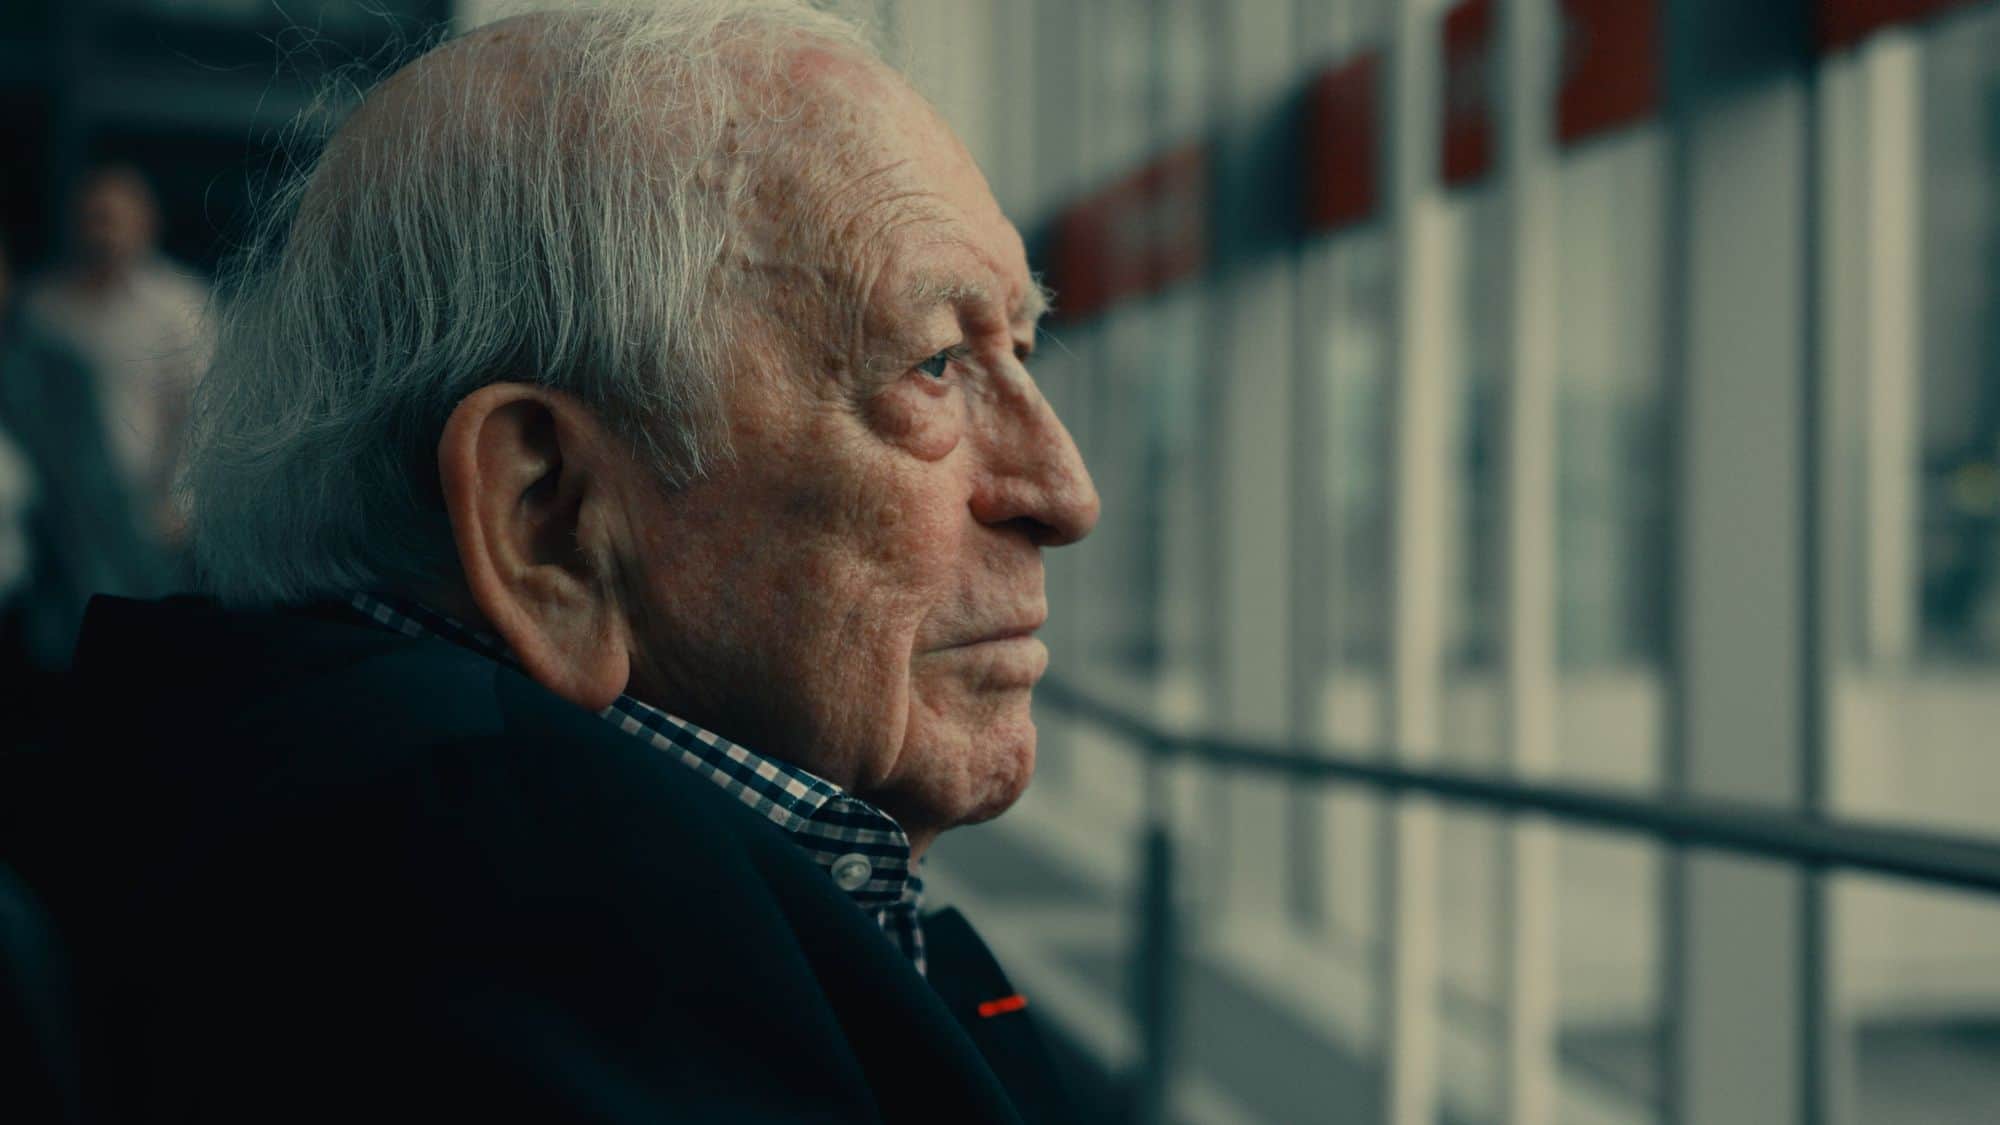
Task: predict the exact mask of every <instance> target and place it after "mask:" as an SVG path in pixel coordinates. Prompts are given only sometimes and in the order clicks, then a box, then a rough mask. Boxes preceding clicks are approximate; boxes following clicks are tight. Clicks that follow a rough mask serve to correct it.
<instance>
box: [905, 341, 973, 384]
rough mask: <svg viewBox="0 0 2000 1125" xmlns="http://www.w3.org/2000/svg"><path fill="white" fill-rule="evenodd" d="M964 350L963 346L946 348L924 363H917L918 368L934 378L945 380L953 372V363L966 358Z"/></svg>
mask: <svg viewBox="0 0 2000 1125" xmlns="http://www.w3.org/2000/svg"><path fill="white" fill-rule="evenodd" d="M964 352H965V348H964V347H962V346H953V347H949V348H946V349H945V350H943V351H941V352H939V353H938V354H936V355H934V356H932V357H930V358H929V359H927V360H925V361H923V362H922V363H919V364H917V370H919V371H921V372H923V373H924V374H926V375H928V376H930V377H931V378H933V379H937V380H943V379H944V377H945V376H946V375H947V374H949V373H950V372H951V365H952V364H954V363H956V362H958V361H959V360H960V359H963V358H964Z"/></svg>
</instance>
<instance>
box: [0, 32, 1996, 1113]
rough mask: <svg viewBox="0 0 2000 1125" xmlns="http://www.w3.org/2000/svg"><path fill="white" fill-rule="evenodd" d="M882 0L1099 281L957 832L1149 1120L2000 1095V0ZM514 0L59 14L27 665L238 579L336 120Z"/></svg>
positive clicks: (965, 873)
mask: <svg viewBox="0 0 2000 1125" xmlns="http://www.w3.org/2000/svg"><path fill="white" fill-rule="evenodd" d="M835 6H838V7H840V8H841V9H842V10H844V11H846V12H848V14H850V15H852V16H854V17H856V18H857V19H860V20H863V21H865V22H867V23H868V24H869V25H870V27H871V28H872V29H873V30H874V32H875V34H876V36H877V38H878V40H879V41H880V42H881V44H882V46H883V50H884V52H885V53H886V54H887V55H888V56H889V57H890V58H891V59H892V60H894V61H897V62H899V63H900V64H901V65H903V66H904V67H905V68H906V69H908V70H909V71H910V72H911V73H912V74H913V75H914V76H915V77H916V79H917V80H918V82H919V83H920V85H922V86H923V87H924V88H925V89H926V90H927V91H928V92H929V93H930V94H931V95H932V96H933V97H934V99H935V100H936V101H937V102H938V104H939V106H940V107H941V108H942V110H943V111H944V113H945V114H946V115H947V116H948V117H949V118H950V119H951V121H952V123H953V124H954V125H955V126H956V127H957V129H958V130H959V132H960V134H961V135H962V136H963V137H964V138H965V140H966V143H967V144H968V145H969V146H970V147H971V149H972V150H973V152H974V154H975V155H976V156H977V157H978V158H979V160H980V162H981V164H982V165H983V166H984V167H985V168H986V169H987V172H988V175H989V177H990V179H991V180H992V183H993V187H994V190H995V192H996V194H997V195H998V197H999V199H1000V201H1001V203H1002V204H1003V205H1004V206H1005V207H1006V208H1007V209H1008V211H1009V213H1010V214H1011V215H1013V216H1014V217H1015V219H1016V221H1017V222H1018V223H1019V225H1020V226H1021V227H1022V229H1023V231H1024V232H1025V233H1026V234H1027V235H1028V237H1029V242H1030V246H1031V253H1032V256H1033V257H1034V259H1035V263H1036V265H1037V266H1038V268H1040V269H1042V270H1043V271H1044V272H1045V275H1046V277H1047V279H1048V280H1049V282H1050V283H1051V284H1052V285H1053V286H1054V287H1055V288H1056V290H1057V292H1058V302H1057V303H1058V309H1059V313H1058V317H1057V319H1056V320H1055V321H1054V323H1052V325H1051V326H1050V329H1049V331H1048V333H1047V336H1046V339H1045V346H1044V347H1043V349H1042V352H1041V358H1039V359H1038V362H1037V375H1038V377H1039V378H1040V380H1041V381H1042V383H1043V386H1044V388H1045V390H1046V392H1047V393H1048V395H1049V397H1050V398H1051V399H1052V400H1053V401H1054V402H1055V404H1056V406H1057V408H1058V409H1059V410H1060V411H1061V412H1062V414H1063V415H1064V417H1065V418H1066V419H1067V420H1068V422H1069V424H1070V427H1071V429H1072V431H1073V432H1074V434H1075V435H1076V438H1077V440H1078V443H1079V444H1080V445H1081V447H1082V449H1083V451H1084V453H1085V456H1086V457H1087V459H1088V460H1089V462H1090V464H1091V466H1092V468H1093V470H1094V472H1095V473H1096V477H1097V482H1098V485H1099V487H1100V489H1101V491H1102V493H1103V497H1104V512H1105V516H1104V520H1103V522H1102V524H1101V525H1100V527H1099V529H1098V531H1097V533H1096V534H1095V535H1094V536H1093V537H1092V538H1091V539H1090V540H1089V541H1087V542H1086V543H1084V544H1082V545H1081V546H1079V547H1076V548H1072V549H1070V550H1067V551H1063V552H1057V553H1056V554H1055V555H1053V556H1051V559H1050V600H1051V604H1052V610H1053V619H1052V623H1051V625H1050V627H1049V629H1048V635H1049V640H1050V645H1051V648H1052V650H1053V652H1054V656H1055V661H1054V672H1053V676H1052V680H1051V682H1050V683H1049V684H1048V685H1047V686H1046V687H1045V689H1044V691H1043V693H1042V696H1041V701H1040V703H1039V704H1038V707H1039V711H1040V714H1039V723H1040V727H1041V731H1042V742H1041V761H1040V765H1039V769H1038V774H1037V779H1036V783H1035V786H1034V788H1033V790H1032V792H1031V793H1030V795H1029V796H1028V797H1027V798H1026V799H1025V800H1024V801H1023V803H1022V804H1021V806H1020V807H1018V808H1017V809H1016V810H1014V811H1013V812H1012V813H1010V814H1009V815H1007V816H1006V817H1003V818H1001V819H1000V820H998V821H996V822H994V823H993V824H991V825H987V826H983V827H980V828H976V829H969V830H965V831H963V832H960V833H957V834H954V835H953V836H951V837H947V838H946V840H945V841H943V842H942V843H940V845H939V846H938V848H937V849H936V852H935V853H934V857H933V859H932V861H931V862H930V863H929V864H928V867H927V872H928V875H927V877H928V879H929V880H930V884H931V889H932V893H933V894H934V895H935V896H936V897H937V898H938V899H939V900H941V901H951V902H955V903H957V904H958V905H960V906H961V907H962V908H964V909H965V910H966V912H967V913H968V915H970V916H971V917H972V918H973V919H974V920H975V921H976V922H977V923H978V924H979V925H980V926H981V928H982V930H983V931H984V932H986V933H987V935H988V936H989V939H990V940H991V942H992V944H993V945H994V946H995V948H996V951H997V952H998V953H999V955H1000V957H1001V959H1002V961H1003V962H1004V963H1005V964H1006V965H1007V966H1008V967H1009V969H1010V971H1011V972H1012V974H1013V976H1014V977H1015V980H1016V983H1017V984H1019V985H1021V987H1022V989H1023V991H1024V992H1025V993H1026V994H1027V995H1028V997H1029V999H1030V1003H1031V1005H1032V1006H1033V1007H1034V1009H1035V1010H1036V1011H1038V1012H1039V1013H1041V1014H1042V1016H1043V1017H1044V1018H1045V1020H1046V1021H1047V1022H1048V1024H1049V1025H1050V1026H1051V1027H1052V1028H1053V1029H1054V1030H1055V1031H1056V1033H1057V1034H1058V1036H1059V1038H1060V1040H1061V1041H1062V1042H1063V1043H1064V1044H1065V1045H1066V1049H1067V1050H1068V1051H1069V1052H1071V1053H1073V1056H1074V1058H1075V1060H1076V1061H1075V1063H1074V1064H1073V1065H1074V1069H1075V1071H1076V1076H1077V1079H1078V1082H1079V1084H1080V1087H1081V1088H1082V1089H1083V1090H1084V1092H1085V1096H1086V1097H1087V1098H1088V1099H1090V1101H1091V1104H1092V1106H1093V1109H1092V1113H1093V1115H1094V1119H1100V1120H1137V1121H1160V1120H1172V1121H1182V1122H1268V1123H1289V1122H1306V1121H1374V1120H1389V1121H1395V1122H1398V1123H1417V1122H1429V1121H1434V1120H1438V1121H1451V1122H1485V1121H1508V1122H1515V1123H1527V1122H1578V1123H1598V1122H1604V1123H1624V1122H1655V1121H1659V1122H1688V1123H1695V1125H1709V1123H1725V1125H1727V1123H1735V1122H1743V1123H1750V1125H1763V1123H1779V1122H1838V1123H1848V1122H1853V1123H1869V1125H1874V1123H1932V1122H1938V1123H1942V1122H1992V1121H1996V1120H2000V863H1996V860H1995V857H1996V855H2000V850H1996V848H2000V2H1995V0H1760V2H1758V3H1739V2H1735V0H1467V2H1462V3H1456V4H1447V3H1444V2H1442V0H1400V2H1398V0H1233V2H1228V0H872V2H870V0H849V2H846V3H841V4H838V5H835ZM505 7H506V6H501V5H490V4H485V3H476V2H465V3H459V4H453V3H451V2H449V0H366V2H365V3H364V2H362V0H321V2H317V3H306V2H296V3H285V4H277V3H272V2H270V0H89V2H80V0H10V2H9V3H8V4H7V5H6V6H5V7H4V8H0V153H4V161H0V168H4V169H5V171H4V173H0V231H4V239H0V245H4V260H5V262H6V263H7V267H6V269H5V270H4V271H0V278H4V279H5V280H4V281H0V292H4V293H5V294H6V297H5V301H6V305H7V307H8V314H7V315H6V317H5V319H4V320H0V433H4V434H5V440H4V441H0V532H4V534H0V591H4V592H5V596H6V599H7V600H6V603H5V604H6V616H5V618H4V624H5V632H4V636H5V641H6V660H7V664H8V668H7V672H8V675H9V676H10V677H11V678H12V684H10V686H13V685H18V684H32V683H34V682H36V681H35V678H36V677H47V676H53V675H56V674H58V673H59V670H60V665H61V661H62V653H63V651H65V650H64V643H65V637H66V634H65V629H71V628H73V627H74V625H73V621H74V613H75V610H76V608H77V607H78V606H79V605H80V600H79V598H80V596H81V595H82V594H83V593H87V592H88V591H89V590H92V589H114V590H126V591H132V592H147V591H151V590H159V589H167V588H172V587H173V586H174V585H176V584H177V582H179V581H182V580H183V577H182V575H181V574H180V569H179V568H180V565H181V564H180V563H179V562H178V539H179V529H178V526H177V522H176V520H175V517H174V515H173V510H172V506H171V504H170V503H168V502H166V500H165V492H164V482H165V481H166V480H167V479H168V478H169V476H170V472H171V466H172V461H173V458H174V457H175V455H176V448H177V442H178V432H179V431H178V427H179V426H180V424H181V421H182V417H183V414H184V410H185V392H186V387H187V386H188V385H190V383H191V382H192V380H193V379H194V378H196V377H198V374H199V367H200V363H201V358H202V355H203V349H204V348H205V346H206V342H205V338H204V330H203V329H202V327H201V325H200V322H199V318H198V316H197V315H195V310H198V307H199V304H200V299H201V289H200V286H201V285H202V283H203V282H202V279H203V277H204V276H205V275H206V274H207V273H208V272H209V271H211V270H212V269H213V268H214V266H215V264H216V263H217V261H218V260H219V258H220V257H221V256H222V255H224V254H226V253H227V252H228V251H229V250H230V248H231V247H232V246H233V245H235V244H237V243H238V242H240V240H241V239H242V238H244V237H245V234H246V228H245V222H246V215H247V210H246V206H247V201H248V200H249V199H250V198H251V197H252V196H253V195H254V193H255V191H256V190H257V188H258V186H259V185H260V184H261V183H264V182H266V181H267V180H268V178H269V177H271V176H273V175H281V174H282V173H283V172H284V171H285V170H286V168H287V167H288V161H290V160H294V159H297V158H298V157H300V156H301V155H302V154H300V153H298V152H296V151H293V150H291V149H290V148H288V146H287V144H286V143H285V142H286V138H287V133H286V123H287V122H288V121H290V120H292V119H293V118H294V116H295V115H297V114H299V113H301V112H306V111H307V110H308V107H310V106H313V105H315V104H317V105H319V106H320V107H321V108H320V109H319V110H318V112H327V113H338V112H340V110H341V108H342V107H343V105H344V104H346V103H345V101H344V100H343V99H342V98H341V97H339V96H335V97H333V98H332V99H330V100H325V101H322V102H318V103H316V102H315V101H314V100H313V99H314V97H315V93H316V91H318V90H319V89H320V88H321V87H322V86H323V84H324V82H325V81H326V79H327V78H328V76H329V75H330V74H332V73H333V72H334V70H335V69H336V68H339V67H342V66H348V65H350V64H357V63H358V64H359V65H358V69H356V71H355V73H357V74H365V73H366V72H367V71H368V69H369V67H370V65H371V63H370V60H376V62H377V63H378V64H379V61H380V60H382V59H386V58H388V57H392V55H391V53H390V52H391V45H393V44H395V43H407V42H410V41H412V40H416V39H420V38H421V37H422V36H423V35H424V34H425V33H426V31H427V29H428V28H430V27H432V26H434V25H436V24H437V23H439V22H440V21H453V22H456V23H458V24H460V25H465V24H472V23H477V22H481V21H483V20H485V19H488V18H491V17H492V16H493V15H494V14H496V13H497V12H499V11H501V10H504V8H505ZM9 694H10V697H14V698H19V699H22V700H24V701H27V700H30V699H31V698H32V697H33V693H32V692H23V693H22V694H20V695H18V696H15V695H14V693H13V692H12V691H10V693H9ZM21 715H25V716H26V717H21ZM21 715H17V718H16V729H17V731H19V730H25V729H31V724H32V722H33V721H35V720H34V718H33V716H32V714H30V713H28V712H27V711H26V704H25V703H24V705H23V711H22V713H21ZM1186 736H1199V737H1186ZM1745 848H1748V849H1750V851H1745V850H1744V849H1745Z"/></svg>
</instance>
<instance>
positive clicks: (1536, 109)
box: [1500, 0, 1559, 1125]
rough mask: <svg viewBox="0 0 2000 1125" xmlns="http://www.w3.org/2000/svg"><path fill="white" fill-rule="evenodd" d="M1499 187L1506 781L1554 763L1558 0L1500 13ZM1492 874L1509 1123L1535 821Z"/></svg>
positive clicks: (1550, 1098)
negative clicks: (1503, 236) (1496, 876)
mask: <svg viewBox="0 0 2000 1125" xmlns="http://www.w3.org/2000/svg"><path fill="white" fill-rule="evenodd" d="M1501 11H1502V13H1503V15H1502V19H1503V23H1502V25H1501V32H1500V42H1501V72H1502V76H1503V86H1502V89H1503V90H1504V92H1505V101H1504V111H1503V116H1502V120H1503V122H1504V125H1503V128H1504V130H1505V132H1504V134H1503V144H1502V148H1501V161H1500V177H1501V179H1500V190H1501V193H1502V207H1503V220H1502V221H1503V222H1504V223H1505V225H1506V230H1507V240H1506V254H1507V261H1506V267H1505V268H1506V277H1507V281H1506V283H1505V284H1504V285H1503V287H1502V288H1503V291H1504V293H1505V299H1506V301H1507V304H1508V309H1507V312H1508V315H1507V318H1506V332H1507V342H1506V343H1507V348H1506V352H1505V358H1504V361H1503V362H1504V364H1505V367H1504V376H1505V378H1504V382H1503V393H1504V395H1505V403H1506V406H1505V420H1506V423H1505V424H1506V432H1505V436H1504V438H1503V439H1502V440H1503V446H1502V448H1503V450H1504V457H1505V460H1504V462H1503V467H1502V477H1503V479H1502V497H1503V503H1504V505H1505V511H1504V518H1503V519H1502V521H1501V523H1502V527H1503V528H1504V529H1505V532H1504V540H1503V543H1504V550H1505V557H1504V559H1503V564H1502V568H1501V571H1502V574H1503V576H1504V578H1503V581H1504V585H1503V587H1502V617H1501V620H1502V627H1503V630H1504V632H1503V636H1502V649H1501V651H1502V657H1501V662H1502V676H1503V683H1504V688H1505V697H1504V703H1503V710H1502V714H1503V717H1504V718H1503V721H1504V723H1505V728H1504V730H1503V734H1502V738H1503V746H1504V749H1505V752H1506V754H1507V760H1508V764H1509V766H1510V767H1511V768H1512V770H1513V772H1514V774H1515V775H1516V776H1519V777H1523V778H1533V777H1537V776H1541V775H1545V774H1547V773H1548V772H1549V771H1550V769H1551V767H1552V766H1553V765H1554V761H1555V740H1556V678H1555V677H1556V674H1555V620H1556V606H1555V542H1556V503H1555V501H1556V481H1555V446H1556V436H1557V435H1556V426H1555V407H1556V395H1555V384H1556V330H1557V324H1556V304H1555V302H1556V285H1557V278H1556V260H1557V259H1556V253H1557V248H1556V209H1557V206H1558V203H1559V200H1558V199H1557V196H1556V191H1557V186H1556V181H1555V174H1554V173H1555V167H1554V153H1553V138H1552V136H1551V133H1552V121H1551V114H1550V107H1551V105H1552V104H1553V95H1554V79H1555V61H1556V60H1555V54H1554V51H1555V47H1556V46H1557V35H1556V32H1557V28H1556V24H1555V18H1554V17H1555V12H1554V0H1511V2H1510V3H1507V4H1505V5H1503V6H1502V8H1501ZM1501 867H1502V871H1503V872H1504V874H1503V880H1504V882H1503V885H1502V888H1501V912H1502V919H1501V929H1500V942H1501V960H1500V966H1501V972H1502V974H1503V984H1502V992H1501V1000H1502V1011H1503V1013H1504V1019H1505V1023H1504V1025H1503V1031H1502V1041H1503V1059H1504V1063H1505V1068H1504V1071H1503V1077H1502V1104H1503V1106H1504V1107H1505V1110H1504V1112H1505V1120H1507V1121H1508V1122H1510V1123H1512V1125H1537V1123H1541V1122H1547V1121H1550V1120H1552V1119H1553V1112H1554V1108H1555V1104H1554V1100H1555V1099H1554V1093H1555V1083H1554V1079H1555V1075H1554V1054H1555V1052H1554V1046H1555V1032H1556V1028H1555V988H1556V981H1555V912H1556V909H1557V903H1556V889H1555V839H1554V835H1553V830H1552V829H1551V827H1550V826H1549V825H1548V824H1547V823H1546V822H1544V821H1542V820H1541V819H1540V818H1532V817H1530V818H1523V817H1515V818H1513V819H1512V820H1510V821H1509V822H1508V824H1507V828H1506V836H1505V841H1504V845H1503V853H1502V861H1501Z"/></svg>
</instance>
